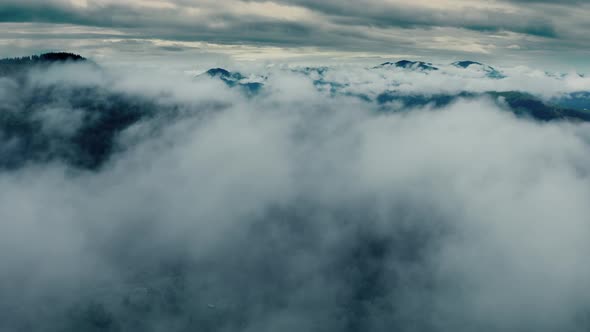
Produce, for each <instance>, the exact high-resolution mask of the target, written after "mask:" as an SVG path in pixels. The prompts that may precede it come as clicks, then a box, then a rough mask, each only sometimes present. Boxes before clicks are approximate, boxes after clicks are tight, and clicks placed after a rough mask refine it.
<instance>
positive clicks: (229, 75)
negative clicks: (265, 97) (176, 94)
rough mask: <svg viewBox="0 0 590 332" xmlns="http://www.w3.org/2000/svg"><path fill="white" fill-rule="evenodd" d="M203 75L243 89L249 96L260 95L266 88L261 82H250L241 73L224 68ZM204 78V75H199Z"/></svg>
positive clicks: (208, 71) (213, 69)
mask: <svg viewBox="0 0 590 332" xmlns="http://www.w3.org/2000/svg"><path fill="white" fill-rule="evenodd" d="M203 75H207V76H209V77H211V78H217V79H220V80H221V81H223V82H224V83H225V84H226V85H227V86H229V87H231V88H234V87H238V88H240V89H242V90H243V91H244V92H245V93H246V94H248V95H249V96H254V95H256V94H258V93H259V92H260V91H261V90H262V88H263V87H264V84H263V83H260V82H248V81H247V78H246V77H245V76H244V75H242V74H241V73H239V72H230V71H228V70H226V69H223V68H212V69H209V70H207V71H206V72H205V73H204V74H203ZM199 76H202V75H199Z"/></svg>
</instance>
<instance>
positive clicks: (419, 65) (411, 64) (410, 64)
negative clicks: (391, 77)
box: [375, 60, 438, 71]
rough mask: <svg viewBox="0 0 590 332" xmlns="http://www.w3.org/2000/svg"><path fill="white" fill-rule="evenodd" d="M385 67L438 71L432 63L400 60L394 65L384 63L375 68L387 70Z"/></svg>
mask: <svg viewBox="0 0 590 332" xmlns="http://www.w3.org/2000/svg"><path fill="white" fill-rule="evenodd" d="M387 67H395V68H402V69H410V70H418V71H434V70H438V68H437V67H435V66H433V65H432V63H429V62H422V61H410V60H401V61H398V62H395V63H393V62H385V63H382V64H380V65H379V66H377V67H375V68H387Z"/></svg>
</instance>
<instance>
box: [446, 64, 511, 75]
mask: <svg viewBox="0 0 590 332" xmlns="http://www.w3.org/2000/svg"><path fill="white" fill-rule="evenodd" d="M452 65H453V66H455V67H457V68H461V69H473V70H479V71H482V72H484V73H485V74H486V76H487V77H489V78H494V79H501V78H505V77H506V76H504V74H502V73H501V72H500V71H498V70H496V69H495V68H494V67H492V66H488V65H486V64H483V63H480V62H475V61H457V62H453V63H452Z"/></svg>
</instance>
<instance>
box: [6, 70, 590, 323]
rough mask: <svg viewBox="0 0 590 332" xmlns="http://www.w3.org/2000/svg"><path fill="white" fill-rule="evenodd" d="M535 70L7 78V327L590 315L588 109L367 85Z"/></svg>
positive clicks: (457, 87)
mask: <svg viewBox="0 0 590 332" xmlns="http://www.w3.org/2000/svg"><path fill="white" fill-rule="evenodd" d="M515 70H516V69H515ZM520 70H521V71H522V72H526V73H527V74H522V75H521V76H518V75H516V74H515V75H513V76H511V77H512V78H508V79H506V80H501V81H498V80H492V79H490V78H487V77H485V76H483V75H479V74H477V73H475V74H473V73H472V74H470V75H467V77H466V78H457V76H456V75H455V76H453V75H451V74H448V73H444V74H439V73H436V74H433V76H430V78H425V76H424V75H423V74H422V73H409V74H407V75H402V74H403V73H402V72H401V71H393V72H392V71H383V72H377V73H376V72H375V71H371V70H369V69H358V68H357V69H355V70H349V69H348V68H335V69H331V71H330V72H329V74H327V75H328V77H331V78H333V79H331V80H330V81H334V82H336V81H337V82H341V83H342V82H344V83H343V84H344V85H345V89H348V90H345V92H349V93H331V92H330V91H326V90H325V89H321V88H318V85H317V84H314V78H313V76H312V77H310V76H306V75H303V74H301V73H300V72H297V71H293V70H291V69H289V68H287V69H285V68H270V69H268V70H267V71H268V72H265V73H262V74H260V75H259V76H260V77H264V84H265V85H264V88H263V90H262V92H261V93H260V94H257V95H248V94H245V93H243V91H241V90H239V89H236V88H232V87H230V86H227V85H226V84H224V83H223V82H222V81H220V80H217V79H215V78H210V77H202V76H201V77H197V78H194V77H192V76H190V75H182V74H177V73H170V74H166V73H163V72H162V71H156V70H154V71H152V72H150V71H145V72H143V73H141V74H140V73H137V72H132V71H129V72H126V71H123V72H121V71H118V72H117V71H111V70H109V69H108V68H101V67H99V66H96V65H94V64H72V63H70V64H60V65H52V66H50V67H48V68H42V69H36V70H32V71H29V72H27V73H26V74H25V76H24V77H22V78H10V77H6V78H2V79H1V80H0V104H1V106H0V108H1V114H2V126H0V134H1V135H0V137H2V138H3V139H2V141H1V142H0V157H1V159H2V162H0V166H1V167H0V168H1V171H0V188H1V190H0V331H157V332H159V331H248V332H249V331H269V332H270V331H284V332H289V331H391V330H400V331H498V330H502V331H532V330H535V331H556V330H559V331H586V330H587V329H588V327H589V326H590V321H589V319H590V316H589V314H590V294H589V293H588V291H587V289H588V287H589V286H590V267H589V266H587V264H584V261H585V258H586V256H587V255H586V254H587V253H588V252H589V251H590V242H588V238H590V227H589V226H590V224H589V222H588V221H589V219H588V216H589V215H590V205H589V204H588V202H589V201H590V178H589V175H590V153H589V152H590V125H589V124H588V123H587V122H583V121H568V120H557V121H539V120H536V119H534V118H530V117H522V116H518V114H514V113H513V112H511V111H510V110H509V109H508V107H507V106H506V105H504V104H502V102H501V100H500V101H499V100H498V99H494V98H492V97H489V96H481V97H477V98H462V97H459V98H457V99H456V100H453V101H452V102H450V103H449V104H448V105H443V106H440V107H438V106H436V107H435V105H433V104H426V105H423V106H420V107H408V106H407V105H404V104H400V105H398V106H397V109H396V111H393V112H392V111H387V112H383V110H382V108H381V107H380V106H379V105H377V104H376V103H374V102H372V101H370V100H366V99H363V98H357V96H356V95H357V94H363V95H369V96H376V95H378V94H379V93H380V92H383V91H385V90H387V89H390V88H391V86H390V85H381V84H385V83H383V82H386V81H387V82H390V80H389V79H388V77H389V76H388V75H391V76H394V77H395V78H396V79H400V80H402V81H407V82H406V83H402V84H400V85H397V88H398V89H399V90H401V91H404V89H407V90H408V91H412V92H415V91H419V92H421V93H430V94H435V93H442V92H448V93H451V92H452V93H457V92H459V91H473V92H482V91H488V90H489V87H492V86H505V89H501V90H511V89H515V88H516V87H523V88H522V89H521V90H524V91H527V92H530V93H534V94H538V95H540V96H542V97H543V98H550V97H551V96H555V95H559V94H562V93H565V92H572V91H579V90H582V89H584V88H586V84H587V79H585V78H583V77H581V76H577V75H576V76H574V75H570V76H568V77H566V78H565V79H564V78H559V79H554V78H551V77H550V76H547V75H546V74H543V75H544V76H543V78H542V80H545V81H546V82H551V84H545V85H543V84H541V83H538V85H533V84H527V82H533V81H535V80H536V79H535V78H534V77H535V76H534V75H533V74H530V73H531V72H533V73H537V74H539V72H535V71H530V70H525V69H523V68H520ZM253 75H254V74H253ZM379 75H381V76H379ZM437 75H438V76H437ZM531 75H532V76H531ZM254 76H255V75H254ZM378 76H379V77H382V78H381V79H377V78H376V77H378ZM355 82H356V83H355ZM363 82H364V83H363ZM357 83H358V84H357ZM346 84H348V85H346ZM441 87H443V88H441ZM355 89H356V90H355Z"/></svg>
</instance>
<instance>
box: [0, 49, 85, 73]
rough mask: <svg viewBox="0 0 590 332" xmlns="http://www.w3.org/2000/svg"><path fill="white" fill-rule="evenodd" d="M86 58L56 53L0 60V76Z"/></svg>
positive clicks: (82, 60)
mask: <svg viewBox="0 0 590 332" xmlns="http://www.w3.org/2000/svg"><path fill="white" fill-rule="evenodd" d="M84 61H88V60H87V59H86V58H84V57H82V56H80V55H78V54H73V53H66V52H58V53H45V54H41V55H32V56H25V57H20V58H8V59H1V60H0V76H6V75H15V74H18V73H21V72H22V71H23V70H28V69H30V68H31V67H35V66H45V65H50V64H53V63H66V62H84Z"/></svg>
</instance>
